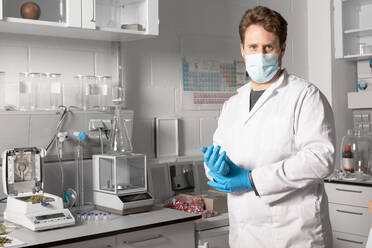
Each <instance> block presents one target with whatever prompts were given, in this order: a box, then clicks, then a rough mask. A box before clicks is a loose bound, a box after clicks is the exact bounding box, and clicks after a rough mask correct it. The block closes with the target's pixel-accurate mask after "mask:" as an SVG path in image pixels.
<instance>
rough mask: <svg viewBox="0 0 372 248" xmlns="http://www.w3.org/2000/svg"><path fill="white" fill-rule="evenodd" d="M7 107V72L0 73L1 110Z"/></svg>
mask: <svg viewBox="0 0 372 248" xmlns="http://www.w3.org/2000/svg"><path fill="white" fill-rule="evenodd" d="M4 105H5V72H2V71H0V110H3V109H4Z"/></svg>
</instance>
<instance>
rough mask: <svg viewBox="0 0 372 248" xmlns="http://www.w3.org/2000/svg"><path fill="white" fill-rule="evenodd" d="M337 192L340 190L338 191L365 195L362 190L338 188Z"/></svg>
mask: <svg viewBox="0 0 372 248" xmlns="http://www.w3.org/2000/svg"><path fill="white" fill-rule="evenodd" d="M336 190H338V191H345V192H351V193H358V194H361V193H363V191H361V190H351V189H340V188H336Z"/></svg>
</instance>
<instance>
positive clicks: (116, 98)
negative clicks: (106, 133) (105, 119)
mask: <svg viewBox="0 0 372 248" xmlns="http://www.w3.org/2000/svg"><path fill="white" fill-rule="evenodd" d="M112 101H113V103H114V105H115V115H114V123H113V126H112V132H111V135H110V148H109V152H110V153H115V154H116V153H130V152H132V151H133V147H132V143H131V141H130V137H129V133H128V124H129V121H130V120H126V119H125V118H124V116H123V115H122V113H121V106H122V105H123V103H124V101H125V99H124V88H123V87H120V86H114V87H113V89H112Z"/></svg>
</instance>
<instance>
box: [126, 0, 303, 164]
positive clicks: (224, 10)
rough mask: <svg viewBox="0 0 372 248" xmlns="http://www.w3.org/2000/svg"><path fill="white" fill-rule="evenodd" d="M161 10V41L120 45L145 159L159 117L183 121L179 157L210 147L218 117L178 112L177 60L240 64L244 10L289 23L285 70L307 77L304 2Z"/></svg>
mask: <svg viewBox="0 0 372 248" xmlns="http://www.w3.org/2000/svg"><path fill="white" fill-rule="evenodd" d="M159 4H160V6H159V11H160V13H159V14H160V35H159V37H156V38H153V39H148V40H141V41H135V42H130V43H125V44H123V45H124V47H123V58H124V61H125V65H126V84H127V89H128V92H129V94H128V106H129V108H132V109H134V110H135V126H134V130H135V134H134V138H135V144H134V147H135V149H136V150H142V149H143V150H144V151H146V153H147V154H148V156H149V157H153V156H154V149H153V147H154V146H153V142H154V140H153V125H152V121H151V120H153V118H155V117H157V116H162V115H167V116H169V115H174V116H178V117H179V118H180V119H181V121H180V129H179V138H180V155H196V154H200V146H202V145H209V144H211V142H212V135H213V133H214V130H215V129H216V127H217V119H218V116H219V111H217V110H216V111H186V110H184V109H182V106H181V105H180V103H181V97H182V93H181V92H182V90H181V89H182V88H181V85H182V82H181V80H182V79H181V75H182V70H181V58H182V56H206V57H216V58H226V59H229V58H238V59H239V58H240V56H241V55H240V48H239V43H240V41H239V36H238V25H239V21H240V18H241V16H242V15H243V13H244V12H245V10H247V9H248V8H251V7H254V6H256V5H266V6H268V7H271V8H273V9H275V10H277V11H279V12H281V13H282V14H283V16H284V17H285V18H286V19H287V21H288V23H289V25H288V29H289V30H288V41H287V50H286V55H285V58H284V64H285V67H286V68H287V69H288V71H289V72H290V73H293V74H296V75H298V76H300V77H303V78H305V79H307V77H308V73H307V72H308V66H307V60H308V58H307V51H308V49H307V1H306V0H280V1H271V0H246V1H245V0H235V1H227V0H203V1H199V0H188V1H184V0H160V1H159ZM294 54H295V55H296V56H295V55H294ZM149 136H150V137H149Z"/></svg>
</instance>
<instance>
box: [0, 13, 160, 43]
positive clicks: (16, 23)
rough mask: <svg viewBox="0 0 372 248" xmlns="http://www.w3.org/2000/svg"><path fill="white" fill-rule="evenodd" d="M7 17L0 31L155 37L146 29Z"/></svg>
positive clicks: (125, 38)
mask: <svg viewBox="0 0 372 248" xmlns="http://www.w3.org/2000/svg"><path fill="white" fill-rule="evenodd" d="M8 19H9V18H7V19H6V20H3V21H0V32H3V33H15V34H28V35H39V36H51V37H66V38H74V39H84V40H106V41H131V40H140V39H145V38H150V37H155V35H148V34H147V33H146V31H137V30H126V29H123V30H117V29H106V28H105V29H102V30H94V29H92V30H91V29H82V28H73V27H66V26H65V24H63V23H62V24H61V23H54V22H46V21H35V20H27V21H24V19H20V18H10V21H7V20H8ZM20 20H23V21H20Z"/></svg>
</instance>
